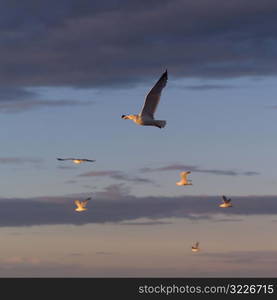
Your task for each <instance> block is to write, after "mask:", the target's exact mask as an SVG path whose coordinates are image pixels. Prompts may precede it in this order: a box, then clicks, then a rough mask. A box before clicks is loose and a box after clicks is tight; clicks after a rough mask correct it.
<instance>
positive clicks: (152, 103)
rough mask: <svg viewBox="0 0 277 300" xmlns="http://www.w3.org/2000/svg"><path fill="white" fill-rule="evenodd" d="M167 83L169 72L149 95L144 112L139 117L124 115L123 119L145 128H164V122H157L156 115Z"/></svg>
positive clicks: (163, 75)
mask: <svg viewBox="0 0 277 300" xmlns="http://www.w3.org/2000/svg"><path fill="white" fill-rule="evenodd" d="M166 83H167V70H166V71H165V72H164V73H163V74H162V76H161V77H160V79H159V80H158V81H157V83H156V84H155V85H154V87H153V88H152V89H151V90H150V92H149V93H148V95H147V97H146V99H145V102H144V106H143V108H142V111H141V112H140V114H138V115H122V116H121V118H122V119H125V120H126V119H129V120H133V121H134V122H135V123H136V124H138V125H143V126H156V127H158V128H163V127H165V125H166V121H164V120H155V119H154V113H155V111H156V109H157V106H158V104H159V102H160V98H161V93H162V90H163V88H164V87H165V86H166Z"/></svg>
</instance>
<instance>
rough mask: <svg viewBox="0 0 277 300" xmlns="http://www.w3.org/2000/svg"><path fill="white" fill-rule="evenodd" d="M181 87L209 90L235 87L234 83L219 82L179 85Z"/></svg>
mask: <svg viewBox="0 0 277 300" xmlns="http://www.w3.org/2000/svg"><path fill="white" fill-rule="evenodd" d="M175 86H176V85H175ZM176 87H179V88H181V89H187V90H193V91H207V90H225V89H233V88H234V86H232V85H223V84H221V85H219V84H195V85H186V86H180V85H177V86H176Z"/></svg>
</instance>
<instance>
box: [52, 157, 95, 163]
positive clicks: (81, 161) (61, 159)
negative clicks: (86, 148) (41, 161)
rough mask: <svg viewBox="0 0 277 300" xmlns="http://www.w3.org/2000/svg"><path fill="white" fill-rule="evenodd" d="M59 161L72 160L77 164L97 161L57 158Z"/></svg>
mask: <svg viewBox="0 0 277 300" xmlns="http://www.w3.org/2000/svg"><path fill="white" fill-rule="evenodd" d="M57 160H60V161H64V160H71V161H72V162H74V163H75V164H80V163H83V162H86V161H87V162H94V161H95V160H92V159H86V158H57Z"/></svg>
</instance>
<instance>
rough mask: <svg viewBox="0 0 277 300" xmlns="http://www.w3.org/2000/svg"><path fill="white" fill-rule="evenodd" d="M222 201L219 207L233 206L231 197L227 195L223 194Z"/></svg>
mask: <svg viewBox="0 0 277 300" xmlns="http://www.w3.org/2000/svg"><path fill="white" fill-rule="evenodd" d="M222 199H223V201H222V203H221V204H219V207H232V206H233V205H232V203H231V199H227V198H226V197H225V196H222Z"/></svg>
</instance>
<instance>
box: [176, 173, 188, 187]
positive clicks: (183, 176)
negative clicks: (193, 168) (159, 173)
mask: <svg viewBox="0 0 277 300" xmlns="http://www.w3.org/2000/svg"><path fill="white" fill-rule="evenodd" d="M190 173H191V172H190V171H187V172H181V173H180V177H181V180H180V181H177V182H176V185H192V183H191V181H190V180H188V179H187V176H188V174H190Z"/></svg>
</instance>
